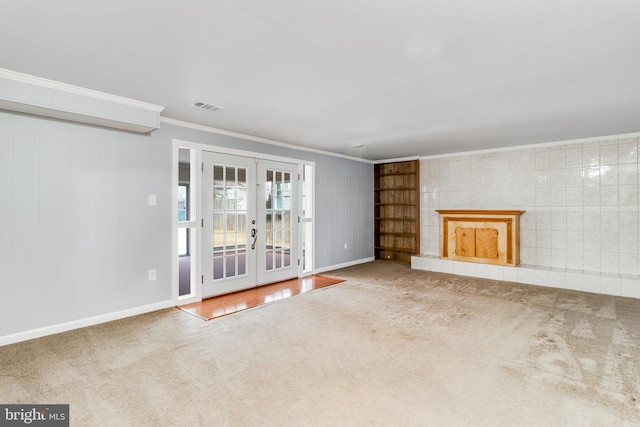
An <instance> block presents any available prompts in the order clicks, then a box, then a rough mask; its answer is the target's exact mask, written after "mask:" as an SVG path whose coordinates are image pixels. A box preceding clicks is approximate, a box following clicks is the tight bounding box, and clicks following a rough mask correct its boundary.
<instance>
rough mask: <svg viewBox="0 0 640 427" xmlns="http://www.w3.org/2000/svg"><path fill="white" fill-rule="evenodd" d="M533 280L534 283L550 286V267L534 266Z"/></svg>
mask: <svg viewBox="0 0 640 427" xmlns="http://www.w3.org/2000/svg"><path fill="white" fill-rule="evenodd" d="M531 275H532V278H531V280H532V282H531V283H533V284H534V285H539V286H549V269H544V268H534V269H533V270H532V271H531Z"/></svg>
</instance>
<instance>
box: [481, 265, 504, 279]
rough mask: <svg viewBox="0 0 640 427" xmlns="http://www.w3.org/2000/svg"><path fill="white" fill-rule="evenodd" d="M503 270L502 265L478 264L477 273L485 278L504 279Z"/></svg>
mask: <svg viewBox="0 0 640 427" xmlns="http://www.w3.org/2000/svg"><path fill="white" fill-rule="evenodd" d="M503 270H504V267H502V266H500V265H490V264H478V269H477V271H476V274H477V276H478V277H482V278H485V279H493V280H504V273H503Z"/></svg>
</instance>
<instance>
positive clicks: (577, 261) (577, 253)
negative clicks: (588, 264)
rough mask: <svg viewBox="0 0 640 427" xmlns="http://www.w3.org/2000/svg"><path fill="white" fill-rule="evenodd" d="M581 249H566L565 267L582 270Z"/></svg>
mask: <svg viewBox="0 0 640 427" xmlns="http://www.w3.org/2000/svg"><path fill="white" fill-rule="evenodd" d="M582 252H583V251H581V250H568V251H567V268H568V269H574V270H582V268H583V266H584V264H583V254H582Z"/></svg>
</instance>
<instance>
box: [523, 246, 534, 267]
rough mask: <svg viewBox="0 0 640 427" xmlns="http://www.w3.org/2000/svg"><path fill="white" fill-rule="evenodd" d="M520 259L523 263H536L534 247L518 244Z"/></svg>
mask: <svg viewBox="0 0 640 427" xmlns="http://www.w3.org/2000/svg"><path fill="white" fill-rule="evenodd" d="M520 261H521V262H522V263H523V264H530V265H535V264H536V248H535V247H528V246H520Z"/></svg>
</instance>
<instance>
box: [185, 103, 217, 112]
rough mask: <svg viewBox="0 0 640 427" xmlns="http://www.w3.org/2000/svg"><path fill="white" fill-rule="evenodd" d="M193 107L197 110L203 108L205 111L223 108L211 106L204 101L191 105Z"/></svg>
mask: <svg viewBox="0 0 640 427" xmlns="http://www.w3.org/2000/svg"><path fill="white" fill-rule="evenodd" d="M191 106H192V107H196V108H202V109H203V110H209V111H217V110H222V107H219V106H217V105H213V104H210V103H208V102H202V101H198V102H194V103H193V104H191Z"/></svg>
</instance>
